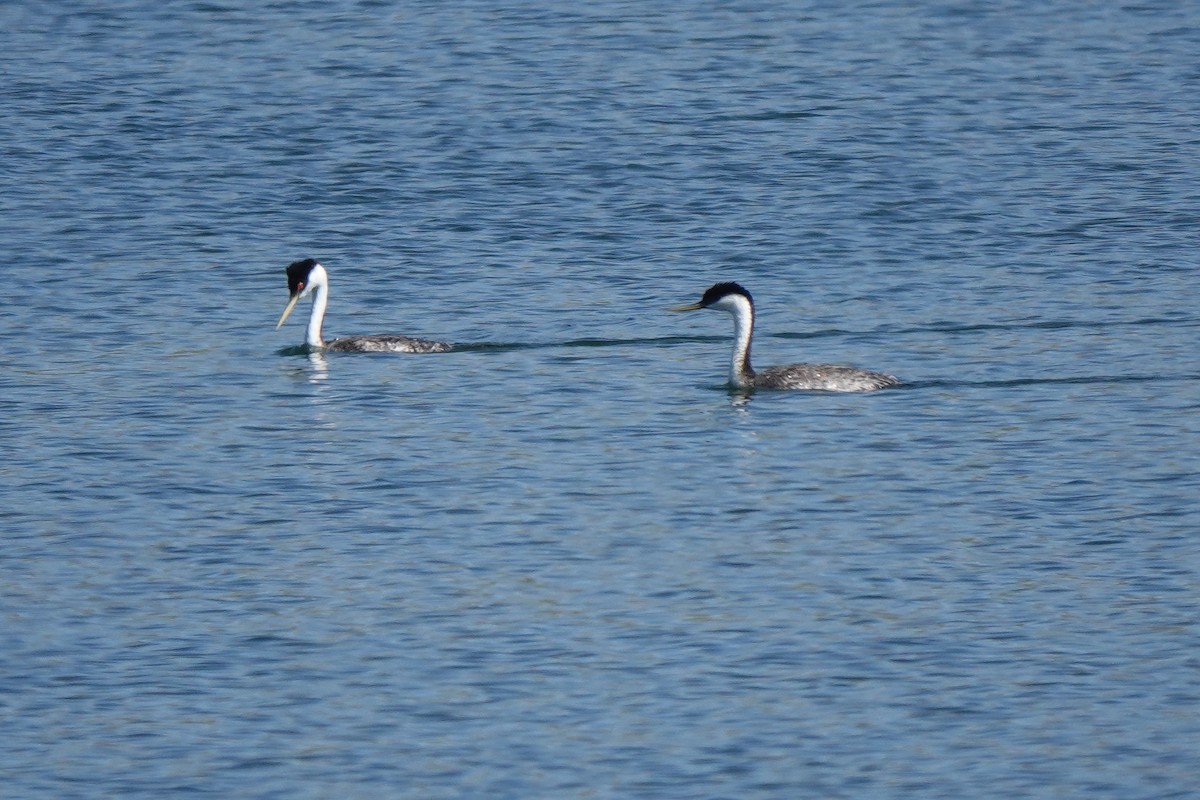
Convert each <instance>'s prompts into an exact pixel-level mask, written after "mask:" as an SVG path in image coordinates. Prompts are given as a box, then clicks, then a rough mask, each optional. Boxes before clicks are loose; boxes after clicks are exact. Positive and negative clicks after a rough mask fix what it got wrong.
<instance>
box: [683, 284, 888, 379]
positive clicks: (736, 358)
mask: <svg viewBox="0 0 1200 800" xmlns="http://www.w3.org/2000/svg"><path fill="white" fill-rule="evenodd" d="M702 308H715V309H718V310H720V311H727V312H729V313H730V314H732V315H733V359H732V361H731V362H730V366H729V382H730V383H731V384H733V385H734V386H736V387H738V388H739V389H818V390H823V391H827V392H870V391H874V390H875V389H884V388H887V387H888V386H896V385H898V384H899V383H900V381H899V379H897V378H895V377H893V376H892V375H885V374H883V373H882V372H871V371H870V370H865V369H855V368H854V367H839V366H834V365H831V364H788V365H787V366H783V367H767V368H766V369H764V370H762V371H761V372H755V371H754V368H753V367H751V366H750V340H751V339H752V338H753V336H754V300H753V298H751V297H750V293H749V292H748V291H746V290H745V289H743V288H742V287H741V286H740V285H738V284H736V283H718V284H716V285H715V286H713V287H711V288H710V289H709V290H708V291H707V292H705V293H704V297H702V298H700V302H699V303H692V304H691V305H686V306H679V307H678V308H672V309H671V311H697V310H699V309H702Z"/></svg>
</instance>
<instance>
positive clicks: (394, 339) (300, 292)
mask: <svg viewBox="0 0 1200 800" xmlns="http://www.w3.org/2000/svg"><path fill="white" fill-rule="evenodd" d="M287 278H288V290H289V291H290V292H291V293H292V297H291V299H290V300H288V304H287V308H285V309H284V310H283V315H282V316H280V318H279V322H278V323H276V325H275V330H279V328H280V327H281V326H282V325H283V322H284V320H286V319H287V318H288V315H289V314H291V313H292V309H293V308H295V307H296V303H297V301H299V300H300V299H301V298H303V297H307V296H308V295H309V294H311V295H312V296H313V301H312V312H310V313H309V315H308V330H307V331H306V332H305V334H304V343H305V344H306V345H308V346H309V347H310V348H312V349H314V350H342V351H349V352H356V353H443V352H445V351H447V350H450V349H451V348H452V345H450V344H447V343H446V342H434V341H430V340H429V339H413V338H411V337H409V336H397V335H395V334H390V333H380V334H374V335H371V336H344V337H342V338H341V339H334V340H333V341H329V342H327V341H325V340H324V339H322V338H321V323H322V322H324V321H325V307H326V306H327V305H328V304H329V275H328V273H326V272H325V267H323V266H321V264H320V262H318V261H317V260H316V259H315V258H305V259H302V260H300V261H294V262H292V263H291V264H289V265H288V268H287Z"/></svg>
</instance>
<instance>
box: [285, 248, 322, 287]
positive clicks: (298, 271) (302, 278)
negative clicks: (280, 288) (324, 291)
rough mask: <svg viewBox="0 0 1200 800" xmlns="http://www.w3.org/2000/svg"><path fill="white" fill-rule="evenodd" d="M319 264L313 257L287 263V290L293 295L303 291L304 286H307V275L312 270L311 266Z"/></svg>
mask: <svg viewBox="0 0 1200 800" xmlns="http://www.w3.org/2000/svg"><path fill="white" fill-rule="evenodd" d="M319 266H320V264H319V263H318V262H317V260H316V259H315V258H302V259H300V260H299V261H293V262H292V263H291V264H288V268H287V278H288V292H289V293H290V294H291V295H292V296H293V297H294V296H295V295H298V294H300V293H301V292H303V291H304V287H306V286H308V276H309V274H310V273H311V272H312V271H313V268H315V267H319Z"/></svg>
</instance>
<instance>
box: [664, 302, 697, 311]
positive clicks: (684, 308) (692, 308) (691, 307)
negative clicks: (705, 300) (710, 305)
mask: <svg viewBox="0 0 1200 800" xmlns="http://www.w3.org/2000/svg"><path fill="white" fill-rule="evenodd" d="M702 308H704V306H702V305H700V304H699V303H689V304H688V305H686V306H676V307H675V308H668V309H667V311H699V310H700V309H702Z"/></svg>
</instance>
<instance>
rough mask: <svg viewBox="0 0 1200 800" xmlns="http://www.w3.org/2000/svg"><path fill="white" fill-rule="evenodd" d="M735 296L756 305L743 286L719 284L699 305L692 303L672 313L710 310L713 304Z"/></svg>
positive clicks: (709, 290) (709, 289)
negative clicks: (739, 296)
mask: <svg viewBox="0 0 1200 800" xmlns="http://www.w3.org/2000/svg"><path fill="white" fill-rule="evenodd" d="M735 294H738V295H741V296H742V297H744V298H746V300H747V301H748V302H749V303H750V305H754V298H752V297H751V296H750V293H749V292H747V291H746V290H745V289H744V288H743V287H742V285H741V284H739V283H733V282H728V283H718V284H715V285H713V286H710V287H709V288H708V291H707V292H705V293H704V296H703V297H701V298H700V302H699V303H691V304H690V305H686V306H679V307H678V308H672V309H671V311H696V310H699V309H701V308H708V307H710V306H711V305H712V304H713V303H716V302H718V301H720V300H721V299H722V298H725V297H729V296H730V295H735Z"/></svg>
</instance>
